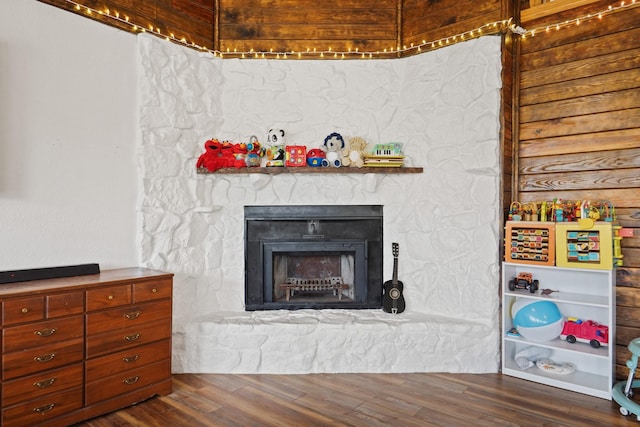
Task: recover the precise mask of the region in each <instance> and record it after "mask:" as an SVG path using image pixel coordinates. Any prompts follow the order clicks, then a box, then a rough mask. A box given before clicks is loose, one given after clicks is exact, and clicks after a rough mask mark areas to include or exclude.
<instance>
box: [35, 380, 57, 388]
mask: <svg viewBox="0 0 640 427" xmlns="http://www.w3.org/2000/svg"><path fill="white" fill-rule="evenodd" d="M54 382H56V379H55V378H49V379H46V380H42V381H36V382H35V383H33V385H34V386H36V387H38V388H47V387H49V386H50V385H51V384H53V383H54Z"/></svg>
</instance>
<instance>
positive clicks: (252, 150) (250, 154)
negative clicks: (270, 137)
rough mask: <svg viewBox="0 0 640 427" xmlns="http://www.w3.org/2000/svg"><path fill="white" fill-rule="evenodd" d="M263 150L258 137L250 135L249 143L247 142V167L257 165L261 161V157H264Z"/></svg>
mask: <svg viewBox="0 0 640 427" xmlns="http://www.w3.org/2000/svg"><path fill="white" fill-rule="evenodd" d="M265 152H266V150H265V149H264V147H262V145H261V144H260V142H259V141H258V137H257V136H255V135H251V138H249V143H248V144H247V155H246V165H247V167H250V168H251V167H259V166H260V163H261V161H262V157H264V155H265Z"/></svg>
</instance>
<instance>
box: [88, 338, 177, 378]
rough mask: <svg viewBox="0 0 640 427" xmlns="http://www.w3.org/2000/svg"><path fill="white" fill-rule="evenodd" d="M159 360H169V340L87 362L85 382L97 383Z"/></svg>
mask: <svg viewBox="0 0 640 427" xmlns="http://www.w3.org/2000/svg"><path fill="white" fill-rule="evenodd" d="M161 360H171V340H168V339H167V340H164V341H160V342H157V343H154V344H149V345H143V346H140V347H136V348H132V349H129V350H124V351H119V352H117V353H113V354H109V355H107V356H102V357H98V358H96V359H91V360H87V361H86V363H85V372H86V375H85V377H86V381H87V382H93V381H97V380H100V379H102V378H106V377H109V376H111V375H114V374H117V373H119V372H124V371H128V370H130V369H135V368H139V367H142V366H145V365H149V364H151V363H155V362H159V361H161Z"/></svg>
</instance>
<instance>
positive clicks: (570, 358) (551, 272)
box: [502, 262, 616, 399]
mask: <svg viewBox="0 0 640 427" xmlns="http://www.w3.org/2000/svg"><path fill="white" fill-rule="evenodd" d="M521 272H529V273H532V274H533V278H534V279H537V280H538V281H539V287H540V289H541V290H542V289H551V290H554V291H557V292H553V293H551V294H549V295H542V294H541V293H540V291H538V292H536V293H533V294H532V293H530V292H529V291H528V290H526V289H516V290H514V291H510V290H509V286H508V285H509V280H511V279H512V278H514V277H516V276H517V275H518V274H519V273H521ZM502 286H503V287H502V373H503V374H505V375H510V376H514V377H518V378H523V379H526V380H529V381H535V382H538V383H542V384H547V385H550V386H554V387H559V388H563V389H566V390H572V391H576V392H579V393H584V394H589V395H592V396H597V397H601V398H603V399H611V388H612V387H613V382H614V379H615V377H614V364H615V320H616V319H615V307H616V302H615V270H594V269H580V268H561V267H548V266H535V265H527V264H516V263H508V262H505V263H503V265H502ZM516 298H529V299H533V300H547V301H553V302H554V303H556V305H557V306H558V308H559V309H560V312H561V313H562V314H563V316H564V317H565V318H566V317H577V318H580V319H583V320H594V321H596V322H598V323H601V324H603V325H607V326H608V327H609V345H608V346H602V347H600V348H593V347H591V346H590V345H589V344H585V343H581V342H576V343H574V344H571V343H569V342H567V341H564V340H561V339H560V338H555V339H553V340H551V341H545V342H535V341H529V340H527V339H525V338H524V337H513V336H509V335H507V331H509V330H510V329H511V328H513V322H512V318H511V306H512V305H513V303H514V302H515V300H516ZM530 346H536V347H541V348H546V349H549V350H550V351H551V355H550V356H549V358H550V359H552V360H553V361H554V362H556V363H566V362H569V363H573V364H575V365H576V371H575V372H573V373H571V374H566V375H564V374H555V373H549V372H545V371H543V370H542V369H539V368H537V367H536V366H533V367H530V368H528V369H521V368H520V367H518V365H517V364H516V362H515V355H516V354H517V353H518V352H520V351H521V350H523V349H525V348H527V347H530Z"/></svg>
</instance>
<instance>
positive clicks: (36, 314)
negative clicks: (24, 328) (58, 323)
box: [2, 296, 44, 325]
mask: <svg viewBox="0 0 640 427" xmlns="http://www.w3.org/2000/svg"><path fill="white" fill-rule="evenodd" d="M2 317H3V319H2V323H3V324H4V325H15V324H17V323H24V322H33V321H36V320H43V319H44V297H43V296H41V297H30V298H20V299H14V300H8V301H3V302H2Z"/></svg>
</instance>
